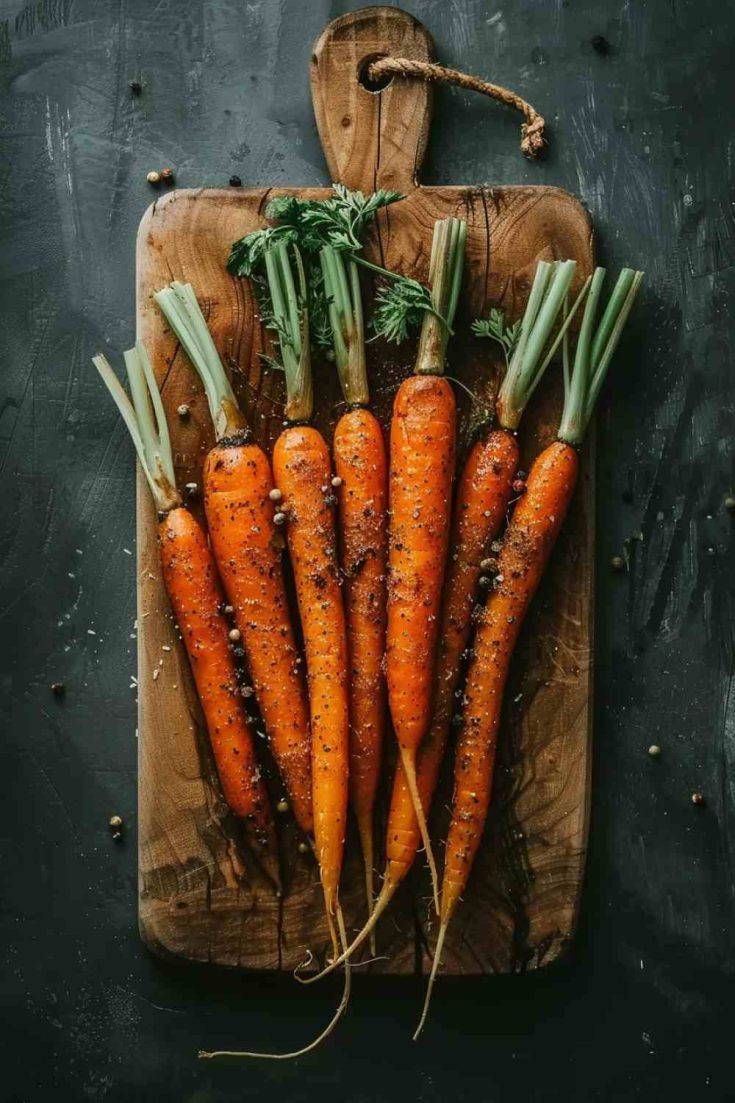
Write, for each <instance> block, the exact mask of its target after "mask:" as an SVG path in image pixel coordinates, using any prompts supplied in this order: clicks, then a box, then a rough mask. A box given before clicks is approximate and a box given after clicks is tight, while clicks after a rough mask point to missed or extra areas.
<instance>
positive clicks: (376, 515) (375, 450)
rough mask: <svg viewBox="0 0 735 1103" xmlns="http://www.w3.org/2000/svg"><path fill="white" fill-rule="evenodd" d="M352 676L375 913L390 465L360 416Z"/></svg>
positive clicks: (347, 468)
mask: <svg viewBox="0 0 735 1103" xmlns="http://www.w3.org/2000/svg"><path fill="white" fill-rule="evenodd" d="M334 460H335V470H336V472H337V477H338V478H339V479H340V480H341V485H340V487H339V490H338V498H339V518H340V533H341V564H342V569H343V571H344V578H345V583H344V587H345V590H344V592H345V612H346V617H347V634H348V646H349V652H350V676H351V702H350V710H351V711H350V715H351V733H350V770H349V773H350V795H351V800H352V807H353V809H354V812H355V819H356V821H357V828H358V832H359V835H360V843H361V846H362V853H363V861H364V865H365V885H366V896H367V905H368V913H369V912H370V911H372V907H373V866H374V857H373V855H374V845H373V811H374V806H375V797H376V793H377V789H378V782H379V780H380V762H381V749H382V745H383V737H384V733H385V706H386V690H385V677H384V674H383V658H384V654H385V570H386V562H385V561H386V536H387V530H386V506H387V497H388V495H387V483H388V472H387V461H386V455H385V444H384V441H383V434H382V430H381V428H380V425H379V424H378V422H377V421H376V419H375V417H374V416H373V415H372V414H371V413H370V411H369V410H364V409H355V410H351V411H349V412H348V413H347V414H345V415H344V416H343V417H342V418H341V419H340V421H339V422H338V424H337V426H336V428H335V433H334Z"/></svg>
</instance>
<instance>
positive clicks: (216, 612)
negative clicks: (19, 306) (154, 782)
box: [94, 342, 278, 884]
mask: <svg viewBox="0 0 735 1103" xmlns="http://www.w3.org/2000/svg"><path fill="white" fill-rule="evenodd" d="M94 363H95V366H96V367H97V369H98V371H99V373H100V375H101V377H102V379H103V381H104V383H105V385H106V386H107V388H108V390H109V391H110V394H111V395H112V397H113V399H114V401H115V402H116V404H117V406H118V409H119V410H120V412H121V413H122V415H123V418H124V419H125V423H126V425H127V427H128V429H129V431H130V433H131V436H132V438H133V442H134V444H135V447H136V450H137V452H138V456H139V459H140V462H141V465H142V467H143V471H144V473H145V475H146V478H147V480H148V483H149V486H150V488H151V492H152V494H153V497H154V500H155V502H156V507H157V509H158V511H159V514H160V515H161V520H160V521H159V542H160V555H161V569H162V575H163V582H164V586H165V588H166V593H167V594H168V597H169V600H170V602H171V607H172V610H173V613H174V617H175V619H176V622H177V624H178V626H179V630H180V632H181V638H182V640H183V642H184V646H185V648H186V652H187V655H188V657H189V662H190V665H191V670H192V674H193V676H194V681H195V684H196V687H197V692H198V694H199V700H200V702H201V705H202V712H203V713H204V719H205V722H206V725H207V731H208V733H209V738H210V742H211V745H212V751H213V753H214V759H215V763H216V765H217V772H218V774H219V779H220V783H221V786H222V792H223V795H224V798H225V801H226V802H227V804H228V805H229V807H230V809H231V810H232V812H233V813H234V814H235V816H237V817H238V819H239V820H240V821H241V822H242V823H243V825H244V828H245V835H246V838H247V840H248V842H249V844H250V845H251V847H252V848H253V849H254V852H255V854H256V855H257V856H258V858H259V860H260V862H261V864H262V865H263V867H264V868H265V869H266V872H268V873H269V875H270V876H271V878H272V879H273V880H274V881H275V883H276V884H278V859H277V846H276V836H275V827H274V823H273V818H272V815H271V809H270V802H269V799H268V793H267V790H266V787H265V782H264V779H263V775H262V772H261V769H260V766H259V764H258V760H257V756H256V752H255V737H254V733H253V730H252V728H251V725H250V721H249V720H248V717H247V715H246V713H245V709H244V704H243V700H242V697H241V695H240V692H239V687H238V684H237V669H236V666H235V661H234V657H233V654H232V651H231V649H230V646H229V644H228V639H227V628H228V625H227V622H226V620H225V617H224V614H223V605H224V596H223V594H222V591H221V589H220V586H219V582H218V579H217V571H216V567H215V564H214V560H213V558H212V554H211V552H210V550H209V544H208V543H207V537H206V534H205V533H204V531H203V529H202V527H201V525H200V524H199V522H198V521H197V520H196V519H195V518H194V517H193V516H192V514H191V513H190V512H189V511H188V510H187V509H184V508H183V507H182V506H181V499H180V497H179V494H178V491H177V490H176V487H175V481H174V470H173V460H172V457H171V446H170V441H169V436H168V428H167V426H166V420H165V415H164V412H163V407H162V404H161V400H160V396H159V393H158V389H157V386H156V383H155V378H154V376H153V372H152V370H151V366H150V362H149V360H148V356H147V353H146V350H145V348H144V346H143V345H142V344H141V343H140V342H139V343H138V344H137V345H136V347H135V349H131V350H130V351H129V352H126V353H125V365H126V368H127V373H128V378H129V380H130V389H131V393H132V396H133V403H132V404H131V402H130V400H129V399H128V397H127V395H126V394H125V392H124V391H123V389H122V387H121V386H120V383H119V382H118V380H117V377H116V376H115V374H114V372H113V371H112V368H111V367H110V365H109V363H108V362H107V360H106V359H105V357H104V356H101V355H98V356H96V357H95V358H94ZM154 416H155V419H156V426H154Z"/></svg>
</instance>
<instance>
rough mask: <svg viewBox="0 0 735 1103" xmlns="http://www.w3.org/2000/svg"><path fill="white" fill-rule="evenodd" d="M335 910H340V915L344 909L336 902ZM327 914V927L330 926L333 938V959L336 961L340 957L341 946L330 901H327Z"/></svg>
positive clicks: (330, 935) (330, 933) (331, 937)
mask: <svg viewBox="0 0 735 1103" xmlns="http://www.w3.org/2000/svg"><path fill="white" fill-rule="evenodd" d="M335 910H338V911H339V914H340V915H341V914H342V911H341V909H340V907H339V904H335ZM326 914H327V927H328V928H329V937H330V939H331V940H332V961H336V960H337V958H338V957H339V949H340V948H339V942H338V940H337V928H336V927H335V925H334V916H333V915H332V910H331V908H330V906H329V901H327V907H326Z"/></svg>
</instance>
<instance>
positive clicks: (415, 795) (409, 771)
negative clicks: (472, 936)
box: [401, 747, 439, 915]
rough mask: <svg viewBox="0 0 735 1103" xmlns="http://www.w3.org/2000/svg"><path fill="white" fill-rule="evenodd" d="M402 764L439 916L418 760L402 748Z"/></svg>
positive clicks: (436, 881)
mask: <svg viewBox="0 0 735 1103" xmlns="http://www.w3.org/2000/svg"><path fill="white" fill-rule="evenodd" d="M401 763H402V765H403V772H404V774H405V775H406V784H407V785H408V791H409V793H410V794H411V801H412V803H413V810H414V813H415V816H416V820H417V822H418V825H419V831H420V832H421V841H422V842H423V844H424V850H425V851H426V861H427V862H428V864H429V873H430V874H431V889H432V892H433V894H434V907H435V909H436V914H437V915H438V914H439V874H438V873H437V869H436V862H435V860H434V851H433V849H432V846H431V839H430V838H429V828H428V825H427V823H426V816H425V815H424V806H423V804H422V803H421V796H420V794H419V787H418V785H417V783H416V758H415V756H414V755H412V754H411V752H410V751H409V750H407V749H406V748H405V747H401Z"/></svg>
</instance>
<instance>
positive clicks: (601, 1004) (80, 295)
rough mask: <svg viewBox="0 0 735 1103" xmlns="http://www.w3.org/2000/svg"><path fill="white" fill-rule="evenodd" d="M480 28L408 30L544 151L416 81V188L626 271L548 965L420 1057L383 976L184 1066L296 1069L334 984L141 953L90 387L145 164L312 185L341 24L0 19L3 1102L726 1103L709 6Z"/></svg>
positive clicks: (126, 539)
mask: <svg viewBox="0 0 735 1103" xmlns="http://www.w3.org/2000/svg"><path fill="white" fill-rule="evenodd" d="M501 3H502V0H490V2H487V0H483V2H476V0H452V2H451V3H449V2H446V0H442V2H440V0H423V2H416V3H408V4H406V5H405V6H406V7H408V8H409V9H410V10H411V11H413V12H414V13H415V14H417V15H418V16H419V17H420V18H422V20H423V21H424V22H425V23H426V24H427V25H428V27H429V28H430V30H431V31H432V32H433V33H434V35H435V38H436V43H437V52H438V55H439V57H440V59H441V60H443V61H445V62H446V63H448V64H450V65H456V66H460V67H463V68H465V69H467V70H468V71H471V72H477V73H479V74H481V75H485V76H488V77H491V78H492V79H495V80H497V81H499V82H501V83H505V84H509V85H511V86H514V87H516V88H517V89H518V90H519V91H521V92H522V93H524V94H525V95H526V96H527V98H529V99H530V100H531V101H532V102H533V103H534V104H535V105H536V106H537V107H538V108H539V109H540V110H541V111H542V112H543V113H544V114H545V115H546V116H547V118H548V119H549V121H550V123H551V125H552V134H551V137H552V152H551V156H550V157H549V159H548V160H547V162H546V163H545V164H543V165H536V164H529V163H527V162H524V161H523V160H522V159H521V158H520V155H519V153H518V119H517V117H516V116H515V114H514V113H512V112H508V111H506V110H503V109H502V108H499V107H495V106H493V105H490V104H488V103H486V102H485V101H483V100H480V99H479V98H477V97H473V96H472V95H471V94H469V93H458V92H451V91H446V90H442V91H440V92H439V94H438V95H437V104H436V112H435V121H434V127H433V132H432V139H431V144H430V149H429V154H428V160H427V166H426V172H425V178H426V179H427V181H428V182H437V183H460V182H461V183H476V182H488V183H520V182H529V183H537V182H538V183H549V184H561V185H562V186H564V187H567V188H569V189H571V190H572V191H574V192H577V193H578V194H579V195H580V196H581V198H582V199H583V200H584V202H585V203H586V204H587V205H588V206H589V208H590V210H591V212H592V214H593V217H594V219H595V222H596V225H597V229H598V234H599V245H600V251H601V255H602V257H603V258H604V260H606V261H608V262H609V264H610V266H611V267H617V266H619V265H620V264H622V263H625V262H628V263H631V264H634V265H636V266H640V267H642V268H645V269H646V273H647V277H646V286H645V292H644V294H643V296H642V302H641V304H640V307H639V308H637V312H636V319H635V322H634V323H633V324H632V327H631V328H632V339H631V340H629V341H628V343H627V353H626V355H624V356H622V357H620V358H619V360H618V364H617V366H616V369H615V378H614V385H613V386H611V387H610V388H609V389H608V391H607V392H606V395H605V397H604V400H603V402H602V410H601V416H600V419H599V457H600V462H599V488H598V489H599V506H598V522H599V539H598V557H599V558H598V568H599V586H598V618H597V629H598V632H597V652H596V653H597V670H598V689H597V706H596V734H595V774H594V795H593V808H592V836H591V848H590V858H589V866H588V878H587V887H586V893H585V899H584V908H583V915H582V922H581V928H580V931H579V935H578V938H577V941H576V944H575V947H574V950H573V953H572V954H571V956H570V958H569V960H568V961H567V963H566V964H565V965H563V966H561V967H559V968H557V969H556V970H555V971H551V972H548V973H546V974H542V975H538V976H532V977H527V978H523V977H512V978H505V979H502V980H497V981H490V982H488V981H476V982H467V981H465V982H456V983H451V982H446V981H445V982H443V983H441V985H440V988H439V990H438V991H437V999H436V1000H435V1003H434V1010H433V1016H432V1022H431V1025H430V1027H429V1029H428V1030H427V1032H426V1035H425V1036H424V1039H423V1041H422V1042H421V1043H420V1044H417V1045H413V1044H412V1043H411V1041H410V1029H411V1026H412V1024H413V1023H414V1020H415V1016H416V1013H417V1009H418V999H419V995H420V988H419V986H418V984H417V983H414V982H410V981H397V982H386V981H384V982H382V983H380V982H378V981H369V980H365V981H363V982H362V983H360V984H358V985H357V992H356V995H355V998H354V1001H353V1004H352V1008H351V1011H350V1013H349V1016H348V1019H347V1021H346V1022H345V1023H344V1024H343V1026H342V1028H341V1029H340V1031H339V1033H338V1034H337V1036H336V1037H335V1038H334V1039H333V1040H332V1041H331V1042H330V1043H329V1044H328V1045H327V1046H325V1047H324V1049H323V1050H321V1051H320V1052H319V1053H317V1054H315V1055H313V1056H311V1057H309V1058H308V1059H305V1060H303V1061H301V1062H299V1063H298V1064H260V1065H253V1064H248V1065H245V1066H235V1067H233V1066H230V1067H228V1066H225V1065H212V1064H207V1065H203V1064H198V1063H197V1061H196V1060H195V1058H194V1053H195V1051H196V1049H197V1047H198V1046H199V1045H201V1044H204V1045H207V1046H215V1045H220V1044H226V1045H233V1044H234V1045H237V1044H238V1043H244V1044H247V1045H254V1046H256V1047H257V1046H259V1045H260V1046H264V1047H275V1048H281V1047H286V1046H291V1045H297V1044H300V1043H302V1042H303V1041H304V1040H305V1039H307V1038H308V1037H309V1036H310V1035H311V1034H312V1033H313V1032H314V1031H315V1030H316V1029H318V1027H319V1025H320V1024H321V1023H322V1022H323V1021H324V1020H325V1019H326V1017H327V1016H328V1015H329V1013H330V1011H331V1007H332V1006H333V1001H334V999H335V998H336V991H337V990H336V988H329V986H325V988H324V989H322V990H301V989H299V990H297V989H296V987H295V985H294V984H293V983H290V982H288V981H274V980H254V979H243V978H239V977H234V976H229V975H226V974H222V973H213V972H211V971H206V970H204V969H197V968H193V967H187V966H172V965H163V964H161V963H160V962H158V961H156V960H154V959H152V958H151V957H150V956H148V954H147V953H146V952H144V950H143V949H142V947H141V945H140V943H139V941H138V937H137V933H136V927H135V910H136V909H135V881H136V871H135V819H136V811H135V759H136V740H135V691H134V689H133V688H131V678H130V675H131V674H132V673H134V670H135V660H134V650H135V645H134V641H133V639H132V638H131V633H132V632H133V620H134V571H133V559H132V558H131V557H130V555H129V554H127V552H128V550H131V551H132V549H133V478H132V458H131V449H130V447H129V444H128V441H127V439H126V437H125V433H124V430H123V428H122V426H121V424H120V422H119V420H118V419H117V417H116V415H115V413H114V411H113V408H112V405H111V403H110V402H109V401H108V400H107V398H106V397H105V396H104V394H103V393H102V390H101V387H100V385H99V383H98V381H97V379H96V377H95V376H94V374H93V371H92V369H91V367H90V363H89V359H90V356H91V354H92V353H93V352H95V351H96V349H97V348H98V346H100V345H103V344H110V345H111V346H112V347H113V348H116V349H120V350H122V348H124V347H126V346H127V345H128V344H129V343H130V342H131V339H132V337H133V246H134V239H135V231H136V227H137V224H138V221H139V219H140V216H141V214H142V213H143V210H144V209H145V207H146V206H147V204H148V203H149V201H150V199H151V194H150V190H149V189H148V187H147V185H146V182H145V174H146V172H147V171H148V170H149V169H150V168H153V167H162V166H163V165H167V164H169V165H172V166H174V167H175V169H176V172H177V178H178V181H179V183H180V184H182V185H186V186H194V185H197V184H218V185H220V184H226V182H227V180H228V178H229V176H230V174H231V173H232V172H233V171H234V172H237V173H239V174H240V176H241V177H242V178H243V181H244V182H247V183H257V184H261V183H284V184H285V183H289V184H298V183H304V184H317V183H323V182H324V181H325V170H324V165H323V161H322V157H321V152H320V148H319V143H318V140H317V136H316V132H315V128H314V124H313V119H312V113H311V105H310V101H309V93H308V85H307V62H308V52H309V45H310V43H311V41H312V39H313V38H314V37H315V36H316V34H317V33H318V32H319V30H320V29H321V27H322V26H323V24H324V23H325V22H327V20H328V19H330V18H331V17H333V16H334V15H337V14H340V13H341V12H343V11H346V10H348V9H349V8H350V7H352V6H358V5H351V4H349V3H348V4H344V3H331V4H330V3H326V2H323V0H312V2H309V3H304V0H252V2H243V0H210V2H205V0H184V2H182V0H178V2H174V0H159V2H158V3H153V2H152V0H41V2H40V3H32V4H29V5H28V6H27V7H25V8H23V7H22V6H21V5H20V4H19V3H17V2H16V3H13V2H9V0H0V16H1V17H2V20H3V21H4V22H2V25H0V77H1V79H2V89H3V104H2V109H1V110H0V133H1V134H2V157H1V159H0V219H1V221H2V245H1V253H0V256H1V263H0V273H1V274H0V278H1V280H2V283H1V285H0V286H1V287H2V306H3V323H2V326H0V341H1V342H2V373H1V376H0V379H1V393H2V399H1V405H0V455H1V456H2V461H1V462H2V466H3V473H4V478H3V493H2V496H1V498H0V502H1V505H0V509H1V516H2V525H1V529H0V617H1V620H2V625H1V632H0V640H1V645H0V646H1V647H2V693H1V700H0V716H1V718H2V736H1V739H0V756H1V761H0V896H1V897H2V904H1V909H0V955H1V957H2V992H1V997H0V998H1V1000H2V1010H3V1022H2V1032H1V1033H0V1038H2V1046H3V1047H5V1046H7V1054H6V1056H5V1057H4V1059H3V1062H2V1070H1V1072H0V1080H1V1082H2V1087H0V1097H2V1098H3V1099H7V1100H9V1101H12V1103H20V1101H33V1103H35V1101H37V1100H38V1101H40V1100H44V1101H45V1100H47V1099H49V1098H51V1097H52V1095H53V1098H55V1099H57V1100H61V1101H62V1103H66V1101H67V1100H90V1099H91V1100H109V1101H110V1103H112V1101H115V1103H118V1101H121V1103H127V1101H128V1100H134V1099H139V1100H154V1099H155V1100H161V1101H169V1100H170V1101H176V1103H179V1101H186V1103H224V1101H226V1100H243V1099H248V1100H250V1099H252V1100H256V1099H257V1100H260V1099H264V1098H272V1099H277V1100H282V1101H283V1103H300V1101H306V1100H313V1099H316V1098H325V1099H326V1098H328V1099H335V1100H341V1101H344V1103H378V1101H381V1103H382V1101H384V1100H385V1101H394V1100H399V1099H406V1100H409V1099H416V1100H419V1101H421V1103H440V1101H441V1103H445V1101H446V1100H452V1101H453V1103H464V1101H465V1100H466V1101H470V1100H471V1101H472V1103H479V1101H483V1103H484V1101H486V1100H487V1101H489V1103H496V1101H505V1100H512V1101H513V1103H516V1101H521V1100H522V1101H524V1103H548V1101H559V1103H587V1101H588V1100H615V1101H616V1103H619V1101H627V1100H654V1101H655V1100H659V1099H664V1098H667V1099H673V1100H676V1101H678V1100H690V1099H694V1100H699V1099H704V1100H707V1099H711V1100H717V1101H719V1100H725V1099H732V1098H733V1095H732V1091H733V1073H732V1062H731V1054H730V1050H731V1027H732V1016H733V1011H734V1010H735V1001H734V1000H733V823H734V821H733V797H734V795H735V793H734V792H733V788H734V777H735V775H734V773H733V767H734V758H735V692H734V690H733V668H734V665H735V654H734V652H735V630H734V628H733V625H734V623H735V621H734V619H733V611H734V610H733V604H734V603H733V566H734V557H733V528H732V527H733V523H734V522H733V517H732V516H730V515H728V514H727V513H726V511H725V509H724V508H723V499H724V498H725V496H726V495H727V494H728V493H730V492H731V491H732V489H733V451H734V446H733V439H734V431H735V410H734V409H733V394H734V393H735V389H734V383H735V381H734V380H733V367H732V354H731V341H732V336H733V331H732V324H731V322H730V319H729V317H728V304H729V300H730V299H731V297H732V290H733V282H735V267H734V264H735V226H734V220H733V208H732V199H733V193H732V183H731V176H730V175H729V173H730V171H731V167H732V158H733V153H734V152H735V150H734V142H733V124H732V119H733V109H734V108H735V102H734V101H735V94H734V93H735V85H734V84H733V80H732V56H733V41H732V38H733V36H732V27H733V24H734V23H735V20H734V19H733V8H732V5H731V4H729V3H726V2H723V0H648V2H645V0H625V2H623V0H584V2H581V0H510V2H507V3H504V4H503V6H502V7H501ZM595 35H603V36H605V38H606V39H607V40H608V41H609V43H610V44H611V50H610V52H609V54H607V55H606V56H602V55H600V54H599V53H597V52H595V50H594V49H593V47H592V45H591V39H592V38H593V36H595ZM131 79H140V80H141V81H142V82H143V84H144V93H143V95H142V96H141V97H140V98H137V99H136V98H133V97H132V96H131V94H130V91H129V88H128V82H129V81H130V80H131ZM626 539H630V540H631V541H632V542H631V543H630V544H629V545H628V548H629V553H630V569H629V571H628V572H627V573H626V574H625V575H622V576H615V575H613V574H612V573H611V572H610V570H609V566H608V564H609V560H610V557H611V556H612V555H614V554H617V553H619V552H620V551H621V549H622V548H623V546H624V541H625V540H626ZM56 679H59V680H62V681H63V682H64V683H66V686H67V694H66V698H65V699H64V700H63V702H59V701H57V700H56V699H55V698H54V697H53V696H52V694H51V692H50V689H49V686H50V683H51V682H52V681H54V680H56ZM654 741H655V742H657V743H659V744H660V745H661V747H662V749H663V753H662V755H661V757H660V759H658V760H653V759H650V758H649V757H648V755H647V753H646V749H647V747H648V745H649V744H650V743H651V742H654ZM695 789H698V790H701V791H702V792H703V793H704V795H705V797H706V806H705V807H704V808H695V807H694V806H693V805H692V804H691V800H690V795H691V793H692V791H693V790H695ZM113 812H118V813H120V814H121V815H122V816H124V817H125V820H126V823H127V824H128V831H127V834H126V839H125V842H124V844H123V845H116V844H115V843H113V842H112V841H111V839H110V837H109V833H108V830H107V820H108V818H109V816H110V814H111V813H113Z"/></svg>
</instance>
